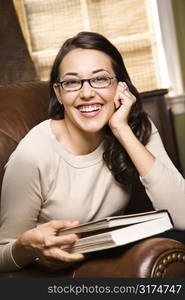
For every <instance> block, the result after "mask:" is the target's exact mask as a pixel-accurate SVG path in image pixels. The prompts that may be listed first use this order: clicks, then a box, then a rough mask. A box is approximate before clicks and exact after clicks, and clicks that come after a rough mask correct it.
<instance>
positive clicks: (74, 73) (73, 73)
mask: <svg viewBox="0 0 185 300" xmlns="http://www.w3.org/2000/svg"><path fill="white" fill-rule="evenodd" d="M66 75H74V76H77V75H78V73H76V72H67V73H65V74H64V76H66Z"/></svg>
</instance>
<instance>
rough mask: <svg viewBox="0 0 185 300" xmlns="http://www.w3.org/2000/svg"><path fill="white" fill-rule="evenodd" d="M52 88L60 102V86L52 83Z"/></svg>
mask: <svg viewBox="0 0 185 300" xmlns="http://www.w3.org/2000/svg"><path fill="white" fill-rule="evenodd" d="M53 89H54V92H55V95H56V97H57V99H58V101H59V102H60V103H61V102H62V99H61V89H60V86H59V85H58V84H57V83H54V84H53Z"/></svg>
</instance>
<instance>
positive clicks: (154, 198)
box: [140, 124, 185, 230]
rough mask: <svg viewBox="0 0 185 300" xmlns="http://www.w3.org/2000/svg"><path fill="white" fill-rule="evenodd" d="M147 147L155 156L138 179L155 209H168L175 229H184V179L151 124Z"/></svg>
mask: <svg viewBox="0 0 185 300" xmlns="http://www.w3.org/2000/svg"><path fill="white" fill-rule="evenodd" d="M146 147H147V149H148V150H149V151H150V152H151V153H152V154H153V155H154V156H155V158H156V159H155V162H154V164H153V166H152V168H151V170H150V171H149V173H148V174H147V175H146V176H144V177H141V178H140V180H141V182H142V184H143V185H144V187H145V190H146V193H147V194H148V196H149V198H150V200H151V202H152V204H153V206H154V208H155V209H168V211H169V212H170V214H171V217H172V219H173V222H174V226H175V228H176V229H180V230H184V229H185V179H184V178H183V176H182V175H181V174H180V173H179V171H178V170H177V169H176V168H175V166H174V165H173V163H172V161H171V160H170V158H169V157H168V155H167V153H166V151H165V149H164V146H163V144H162V141H161V138H160V136H159V133H158V131H157V129H156V128H155V126H154V125H153V124H152V136H151V138H150V141H149V143H148V144H147V146H146Z"/></svg>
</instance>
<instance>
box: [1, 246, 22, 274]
mask: <svg viewBox="0 0 185 300" xmlns="http://www.w3.org/2000/svg"><path fill="white" fill-rule="evenodd" d="M13 244H14V241H12V242H10V243H8V244H7V245H4V246H3V252H2V261H3V265H2V270H1V272H9V271H16V270H20V269H21V267H20V266H19V265H18V264H17V263H16V261H15V260H14V258H13V255H12V246H13Z"/></svg>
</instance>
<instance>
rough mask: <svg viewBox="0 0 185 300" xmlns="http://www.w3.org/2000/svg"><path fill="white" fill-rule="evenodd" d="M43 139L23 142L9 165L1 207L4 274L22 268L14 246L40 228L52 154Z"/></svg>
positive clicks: (0, 259)
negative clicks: (23, 236)
mask: <svg viewBox="0 0 185 300" xmlns="http://www.w3.org/2000/svg"><path fill="white" fill-rule="evenodd" d="M40 140H41V139H40V136H39V135H37V136H36V137H35V138H34V139H27V138H25V139H23V140H22V141H21V142H20V144H19V145H18V147H17V149H16V150H15V151H14V152H13V154H12V155H11V157H10V159H9V161H8V163H7V165H6V170H5V175H4V179H3V184H2V194H1V208H0V271H1V272H2V271H9V270H16V269H18V266H17V265H16V263H15V261H14V260H13V257H12V255H11V247H12V244H13V242H14V241H15V240H16V239H17V238H18V237H19V236H20V235H21V234H22V233H23V232H25V231H27V230H30V229H31V228H34V227H36V226H37V224H38V219H39V213H40V210H41V207H42V205H43V202H44V200H45V195H47V189H48V187H49V184H48V179H49V176H50V172H49V167H48V166H47V163H46V161H48V159H47V157H48V156H49V154H48V155H47V154H46V148H44V147H45V146H46V145H45V144H44V145H43V146H42V143H41V142H40ZM35 145H37V147H35ZM40 145H41V146H40ZM48 151H49V150H48Z"/></svg>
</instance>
